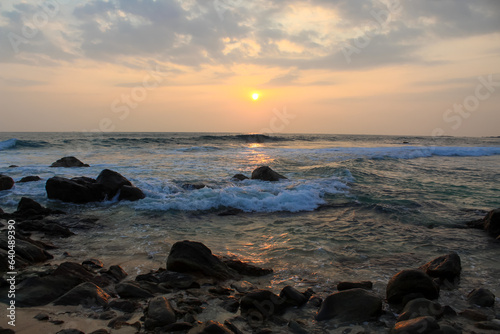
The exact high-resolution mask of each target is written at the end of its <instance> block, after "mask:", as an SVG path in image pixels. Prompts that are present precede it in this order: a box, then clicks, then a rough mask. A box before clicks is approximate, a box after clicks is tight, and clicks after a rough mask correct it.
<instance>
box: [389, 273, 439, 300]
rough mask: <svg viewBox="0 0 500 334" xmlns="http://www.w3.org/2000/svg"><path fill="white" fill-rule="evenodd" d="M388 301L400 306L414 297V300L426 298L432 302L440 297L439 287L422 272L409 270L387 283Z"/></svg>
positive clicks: (398, 274)
mask: <svg viewBox="0 0 500 334" xmlns="http://www.w3.org/2000/svg"><path fill="white" fill-rule="evenodd" d="M386 294H387V301H388V302H389V303H391V304H399V303H401V302H403V299H404V298H405V297H406V296H408V295H412V297H414V298H412V299H415V298H418V297H424V298H427V299H430V300H433V299H437V298H438V297H439V287H438V286H437V285H436V284H435V283H434V281H433V280H432V278H431V277H430V276H429V275H427V274H426V273H424V272H423V271H421V270H413V269H407V270H403V271H400V272H399V273H397V274H396V275H394V276H393V277H392V278H391V279H390V280H389V283H387V289H386Z"/></svg>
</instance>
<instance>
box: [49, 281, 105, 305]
mask: <svg viewBox="0 0 500 334" xmlns="http://www.w3.org/2000/svg"><path fill="white" fill-rule="evenodd" d="M108 299H109V295H108V294H107V293H106V292H104V290H103V289H101V288H100V287H98V286H97V285H95V284H94V283H90V282H85V283H82V284H80V285H78V286H76V287H74V288H73V289H71V290H70V291H68V292H66V293H65V294H64V295H62V296H61V297H59V298H57V299H56V300H55V301H54V305H82V306H84V307H106V306H107V305H108Z"/></svg>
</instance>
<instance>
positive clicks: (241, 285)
mask: <svg viewBox="0 0 500 334" xmlns="http://www.w3.org/2000/svg"><path fill="white" fill-rule="evenodd" d="M231 288H233V289H235V290H236V291H238V292H239V293H247V292H250V291H253V290H257V288H256V287H255V286H254V285H253V284H252V283H250V282H248V281H238V282H234V283H232V284H231Z"/></svg>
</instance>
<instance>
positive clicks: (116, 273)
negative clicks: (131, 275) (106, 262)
mask: <svg viewBox="0 0 500 334" xmlns="http://www.w3.org/2000/svg"><path fill="white" fill-rule="evenodd" d="M102 274H103V275H107V276H108V277H110V278H111V279H112V280H113V281H115V282H120V281H121V280H122V279H124V278H125V277H127V275H128V274H127V273H126V272H125V270H123V269H122V267H120V266H118V265H116V266H111V267H109V269H108V270H105V271H103V272H102Z"/></svg>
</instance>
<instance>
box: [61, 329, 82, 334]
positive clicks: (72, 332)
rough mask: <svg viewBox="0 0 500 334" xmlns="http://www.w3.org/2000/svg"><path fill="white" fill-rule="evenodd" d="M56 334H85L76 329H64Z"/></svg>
mask: <svg viewBox="0 0 500 334" xmlns="http://www.w3.org/2000/svg"><path fill="white" fill-rule="evenodd" d="M56 334H85V333H84V332H82V331H81V330H79V329H74V328H67V329H62V330H60V331H59V332H57V333H56Z"/></svg>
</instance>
